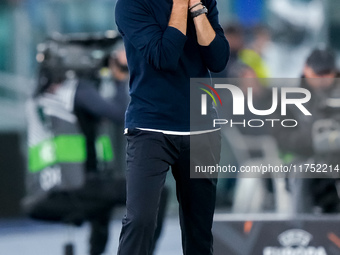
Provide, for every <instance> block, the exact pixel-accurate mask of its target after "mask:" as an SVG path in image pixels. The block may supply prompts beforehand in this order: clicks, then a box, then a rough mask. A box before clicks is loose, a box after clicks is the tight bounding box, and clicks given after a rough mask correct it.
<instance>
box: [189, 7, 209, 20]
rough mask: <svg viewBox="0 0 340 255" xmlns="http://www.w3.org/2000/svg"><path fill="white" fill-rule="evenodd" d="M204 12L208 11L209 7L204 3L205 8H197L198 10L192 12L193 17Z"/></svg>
mask: <svg viewBox="0 0 340 255" xmlns="http://www.w3.org/2000/svg"><path fill="white" fill-rule="evenodd" d="M203 13H205V14H207V13H208V9H207V7H205V6H204V5H203V8H202V9H199V10H197V11H193V12H191V18H195V17H197V16H199V15H201V14H203Z"/></svg>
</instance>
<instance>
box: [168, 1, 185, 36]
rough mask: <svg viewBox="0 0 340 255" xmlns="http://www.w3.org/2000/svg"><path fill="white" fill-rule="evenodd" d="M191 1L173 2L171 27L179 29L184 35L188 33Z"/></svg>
mask: <svg viewBox="0 0 340 255" xmlns="http://www.w3.org/2000/svg"><path fill="white" fill-rule="evenodd" d="M188 6H189V0H173V5H172V11H171V16H170V20H169V26H170V27H174V28H177V29H178V30H179V31H181V32H182V33H183V34H184V35H186V33H187V19H188Z"/></svg>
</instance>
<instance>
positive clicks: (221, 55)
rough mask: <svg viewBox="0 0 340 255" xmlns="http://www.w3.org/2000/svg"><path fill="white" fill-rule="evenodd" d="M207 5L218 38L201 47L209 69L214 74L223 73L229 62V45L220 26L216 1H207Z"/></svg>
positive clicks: (209, 18) (210, 20) (209, 17)
mask: <svg viewBox="0 0 340 255" xmlns="http://www.w3.org/2000/svg"><path fill="white" fill-rule="evenodd" d="M206 4H207V8H208V16H207V17H208V20H209V22H210V24H211V26H212V28H213V29H214V30H215V33H216V36H215V38H214V40H213V41H212V42H211V43H210V45H208V46H200V50H201V54H202V57H203V59H204V62H205V65H206V66H207V67H208V69H209V70H210V71H212V72H221V71H223V69H224V68H225V67H226V66H227V63H228V60H229V55H230V48H229V43H228V41H227V39H226V38H225V36H224V32H223V29H222V27H221V26H220V24H219V20H218V10H217V7H216V0H207V1H206Z"/></svg>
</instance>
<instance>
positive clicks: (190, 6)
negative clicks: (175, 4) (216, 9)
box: [189, 1, 203, 11]
mask: <svg viewBox="0 0 340 255" xmlns="http://www.w3.org/2000/svg"><path fill="white" fill-rule="evenodd" d="M202 5H203V3H202V2H201V1H197V2H195V3H190V4H189V11H193V10H194V9H195V8H197V7H200V6H202Z"/></svg>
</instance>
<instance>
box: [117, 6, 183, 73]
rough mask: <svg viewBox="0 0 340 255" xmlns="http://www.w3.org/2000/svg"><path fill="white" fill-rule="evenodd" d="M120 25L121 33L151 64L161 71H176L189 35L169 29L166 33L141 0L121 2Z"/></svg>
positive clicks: (119, 11)
mask: <svg viewBox="0 0 340 255" xmlns="http://www.w3.org/2000/svg"><path fill="white" fill-rule="evenodd" d="M115 13H116V23H117V26H118V29H119V31H120V33H121V34H122V36H123V37H125V39H127V40H128V41H129V42H130V43H131V44H132V45H133V46H134V47H135V48H136V49H137V50H138V51H140V52H141V54H142V55H143V57H144V58H145V60H146V61H147V63H148V64H150V65H152V66H153V67H154V68H155V69H158V70H171V71H174V70H176V68H177V66H178V62H179V59H180V56H181V55H182V51H183V48H184V44H185V42H186V36H185V35H184V34H182V32H180V31H179V30H178V29H176V28H174V27H170V26H168V27H167V28H166V29H165V30H162V28H161V27H160V25H159V24H158V23H157V21H156V20H155V18H154V17H153V16H152V15H151V14H150V11H149V10H148V9H147V6H146V5H145V4H143V3H141V0H119V1H118V2H117V5H116V11H115Z"/></svg>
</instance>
